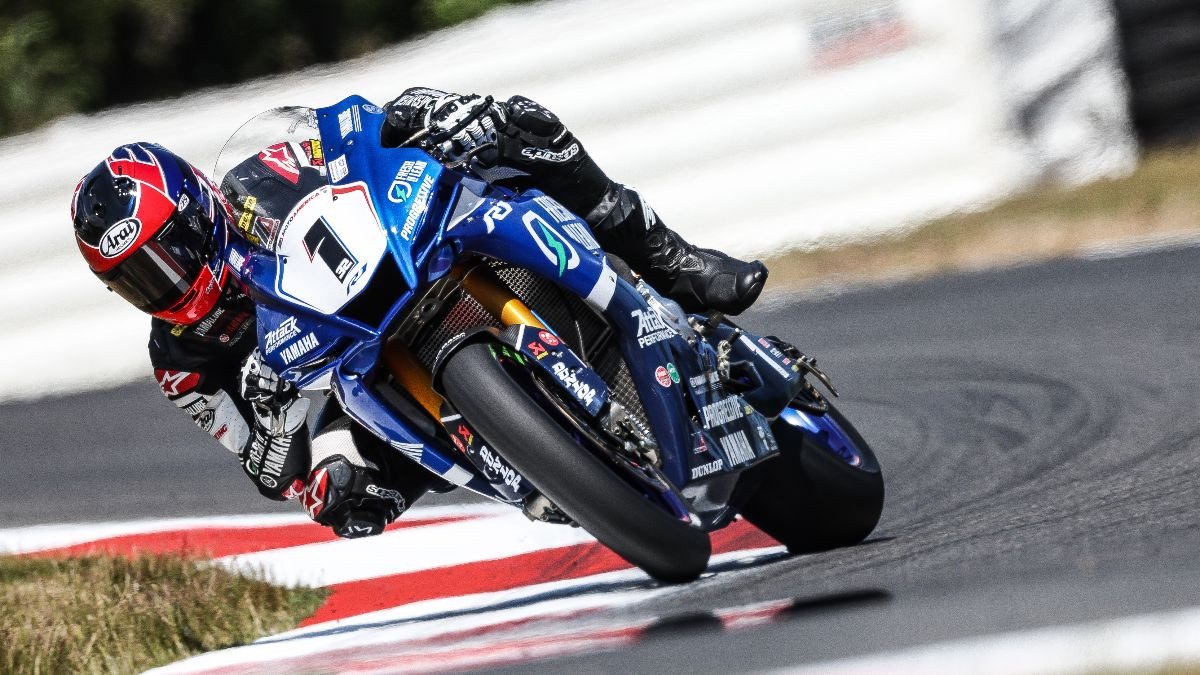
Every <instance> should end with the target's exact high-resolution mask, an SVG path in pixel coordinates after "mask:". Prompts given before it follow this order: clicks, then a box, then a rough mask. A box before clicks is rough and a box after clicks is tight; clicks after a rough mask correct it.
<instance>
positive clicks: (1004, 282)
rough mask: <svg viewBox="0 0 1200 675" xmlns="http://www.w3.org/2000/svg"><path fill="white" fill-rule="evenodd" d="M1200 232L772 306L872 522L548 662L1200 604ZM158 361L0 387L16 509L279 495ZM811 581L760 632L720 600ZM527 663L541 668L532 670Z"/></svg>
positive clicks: (839, 648)
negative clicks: (816, 550)
mask: <svg viewBox="0 0 1200 675" xmlns="http://www.w3.org/2000/svg"><path fill="white" fill-rule="evenodd" d="M1198 299H1200V249H1183V250H1174V251H1165V252H1157V253H1151V254H1143V255H1137V256H1131V257H1124V258H1116V259H1108V260H1064V261H1057V262H1053V263H1049V264H1043V265H1036V266H1026V267H1020V268H1015V269H1008V270H1002V271H992V272H984V273H975V274H967V275H955V276H943V277H937V278H932V279H928V280H923V281H919V282H910V283H902V284H898V285H895V286H891V287H887V288H875V289H869V290H861V291H855V292H850V293H845V294H842V295H838V296H831V297H828V298H825V299H809V300H802V301H798V302H794V303H789V304H784V305H779V306H776V307H774V308H768V309H765V310H760V311H758V312H757V313H755V314H753V315H752V316H750V317H748V318H747V319H746V321H745V323H746V324H748V327H750V328H757V329H760V330H764V331H765V332H776V333H778V334H780V335H782V336H784V337H787V338H789V339H791V340H792V341H794V342H795V343H796V344H798V345H799V346H801V348H802V349H804V350H805V351H808V352H809V353H811V354H814V355H816V356H817V357H818V360H819V361H820V364H821V365H822V366H823V367H824V368H825V369H826V371H827V372H828V373H830V374H831V376H832V377H833V378H834V381H835V383H836V384H837V385H838V386H839V389H840V390H841V391H842V393H843V397H842V399H841V403H840V405H841V407H842V409H843V411H844V412H845V413H846V414H847V416H848V417H849V418H850V419H851V420H852V421H854V422H855V423H856V424H857V425H858V427H859V428H860V430H861V431H862V433H863V435H864V436H865V437H866V438H867V439H868V441H870V442H871V444H872V445H873V447H874V448H875V450H876V452H877V454H878V455H879V457H880V460H881V463H882V464H883V467H884V472H885V477H886V480H887V486H888V499H887V505H886V507H885V511H884V515H883V520H882V522H881V523H880V525H879V528H878V529H877V531H876V533H875V534H874V535H873V537H872V539H871V540H870V541H869V542H868V543H867V544H864V545H861V546H858V547H854V548H850V549H844V550H839V551H834V552H830V553H825V554H819V555H811V556H801V557H793V558H787V559H781V560H777V561H773V562H769V563H766V564H760V565H757V566H749V567H744V568H739V569H733V570H730V571H725V572H722V573H720V574H717V575H715V576H712V577H709V578H706V579H702V580H701V581H700V582H697V583H695V584H691V585H689V586H685V587H681V588H679V589H676V590H674V591H672V592H671V593H670V594H669V595H667V596H665V597H660V598H659V599H657V600H654V601H652V602H649V603H645V604H642V605H637V606H634V607H628V608H624V609H623V610H621V612H622V614H628V615H631V616H642V617H649V616H656V617H662V618H663V619H662V624H663V626H664V628H663V629H662V630H659V631H655V633H654V634H655V636H656V637H655V638H653V639H648V640H646V641H644V642H643V643H642V644H640V645H638V646H636V647H635V648H633V649H630V650H625V651H621V652H613V653H609V654H600V655H590V656H586V657H578V658H575V659H570V660H567V661H559V662H549V663H544V664H541V666H540V667H541V669H544V670H545V671H547V672H568V671H579V670H583V671H599V672H606V671H613V672H627V671H643V670H650V669H651V668H658V669H661V668H664V667H665V668H669V669H672V670H683V669H685V668H687V669H689V670H695V671H703V672H718V671H728V670H747V669H758V668H763V667H768V666H775V665H782V664H787V663H797V662H804V661H811V660H816V659H822V658H830V657H837V656H849V655H856V654H863V653H868V652H871V651H874V650H877V649H884V648H892V647H899V646H905V645H912V644H918V643H922V642H925V641H928V640H932V639H940V638H949V637H960V636H969V635H977V634H982V633H987V632H993V631H997V630H1011V629H1015V628H1022V627H1029V626H1040V625H1048V624H1052V623H1056V622H1061V621H1079V620H1087V619H1096V618H1105V617H1112V616H1120V615H1124V614H1129V613H1136V612H1143V611H1151V610H1156V609H1164V608H1174V607H1185V606H1193V605H1197V604H1200V597H1198V596H1200V559H1198V557H1200V487H1198V486H1197V478H1198V477H1200V342H1198V341H1197V333H1198V332H1200V303H1198ZM158 397H159V394H158V393H157V391H156V390H155V388H154V385H153V383H152V382H151V381H150V380H147V382H146V384H144V385H141V386H129V387H124V388H122V389H119V390H117V391H115V392H108V393H106V394H104V395H99V396H97V395H89V396H81V397H72V398H67V399H61V400H54V401H44V402H39V403H32V404H25V405H20V406H5V407H3V408H0V411H2V412H0V415H2V416H3V420H4V424H3V425H0V447H2V448H3V454H4V466H3V469H2V471H3V473H2V474H0V491H2V492H0V494H3V498H2V501H0V523H4V524H13V523H33V522H54V521H60V520H78V519H81V518H83V519H95V518H115V517H128V516H136V515H160V514H164V513H171V514H190V513H197V512H205V513H212V512H235V511H239V510H241V509H244V508H253V509H261V508H263V507H264V506H270V505H269V504H266V503H265V502H262V501H261V500H260V499H259V498H257V497H256V496H254V495H253V494H251V493H252V490H251V489H250V486H249V484H248V483H247V482H245V481H246V479H245V478H244V477H242V476H241V475H240V472H238V470H237V468H236V466H235V465H234V462H233V458H232V457H231V456H229V455H228V453H226V452H225V451H223V450H221V449H219V448H217V447H215V446H214V444H212V443H211V441H207V439H206V438H204V437H203V436H202V435H201V434H200V432H198V431H195V430H194V429H191V428H189V425H188V423H187V422H186V420H183V419H181V418H182V416H181V415H178V414H177V413H175V412H174V411H172V410H169V409H167V408H165V407H164V406H165V403H164V402H163V401H161V400H160V399H159V398H158ZM777 599H795V600H796V603H795V609H794V610H793V611H791V612H790V617H791V618H790V619H788V620H786V621H783V622H779V623H776V624H772V625H769V626H766V627H759V628H756V629H753V630H750V631H745V632H741V633H721V632H714V631H712V630H710V629H709V627H710V626H711V623H712V622H711V621H706V620H705V619H704V615H705V613H706V612H710V611H712V610H716V609H720V608H726V607H733V606H738V605H742V604H745V603H752V602H758V601H765V600H777ZM528 668H529V666H528V665H526V666H524V667H523V668H522V670H528Z"/></svg>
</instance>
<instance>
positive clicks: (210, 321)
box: [196, 307, 225, 337]
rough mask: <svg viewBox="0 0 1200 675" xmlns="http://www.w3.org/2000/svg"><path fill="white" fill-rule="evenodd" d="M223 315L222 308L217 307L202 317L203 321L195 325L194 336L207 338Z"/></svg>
mask: <svg viewBox="0 0 1200 675" xmlns="http://www.w3.org/2000/svg"><path fill="white" fill-rule="evenodd" d="M224 315H225V310H224V308H221V307H217V308H216V309H214V310H213V311H212V313H211V314H209V315H208V316H206V317H204V320H203V321H201V322H200V323H198V324H196V335H200V336H202V337H203V336H207V335H208V332H209V331H210V330H212V327H213V326H214V325H216V323H217V320H218V319H220V318H221V317H222V316H224Z"/></svg>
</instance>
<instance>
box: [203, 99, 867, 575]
mask: <svg viewBox="0 0 1200 675" xmlns="http://www.w3.org/2000/svg"><path fill="white" fill-rule="evenodd" d="M383 120H384V114H383V111H382V110H381V109H380V108H378V107H376V106H374V105H372V104H370V103H369V102H367V101H366V100H364V99H362V98H360V97H357V96H354V97H350V98H347V99H346V100H344V101H341V102H340V103H337V104H336V105H332V106H330V107H327V108H319V109H311V108H295V107H293V108H279V109H275V110H271V111H268V112H265V113H263V114H261V115H259V116H258V117H256V118H254V119H253V120H251V121H250V122H247V123H246V124H245V125H243V127H242V128H241V129H240V130H239V131H238V132H237V133H236V134H235V135H234V136H233V137H231V138H230V140H229V141H228V142H227V143H226V146H225V148H224V149H223V150H222V153H221V156H220V158H219V159H218V160H217V167H216V172H215V174H216V178H217V180H218V181H221V182H222V185H223V189H225V190H226V193H227V196H229V197H230V198H231V200H232V201H234V202H235V206H236V207H238V209H237V210H238V211H239V213H240V219H239V221H238V226H239V228H240V229H241V230H243V231H244V233H245V236H244V237H240V238H239V237H231V238H230V239H231V243H230V245H229V247H228V249H227V250H226V252H225V257H226V261H227V262H228V264H229V265H230V266H231V268H232V269H233V270H234V271H235V273H237V274H238V275H239V276H240V277H241V278H242V280H243V281H244V282H245V283H246V285H247V286H248V287H249V288H250V291H251V294H252V296H253V297H254V299H255V300H256V302H257V304H258V338H259V348H260V350H261V351H262V353H263V355H264V358H265V360H266V361H267V363H268V364H269V365H270V366H271V367H272V368H274V369H275V370H276V371H277V372H280V373H283V375H284V377H285V378H287V379H288V380H290V381H292V382H294V383H295V384H296V386H298V387H299V388H301V389H303V390H319V391H327V392H331V394H332V395H333V396H334V397H336V400H337V402H338V404H339V405H340V406H341V407H342V408H343V409H344V410H345V411H346V412H347V413H348V414H349V415H350V416H351V417H352V418H353V419H355V420H356V421H358V422H359V423H360V424H362V425H363V426H364V427H366V428H367V429H368V430H370V431H371V432H372V433H374V434H375V435H377V436H378V437H379V438H381V439H383V440H384V441H386V442H387V443H388V444H389V445H390V446H391V447H393V448H395V450H396V451H397V452H401V453H404V454H405V455H407V456H408V457H409V458H411V459H412V460H413V461H415V462H417V463H419V464H421V465H422V466H423V467H425V468H426V469H428V470H429V471H432V472H433V473H435V474H437V475H438V476H441V477H442V478H443V479H445V480H446V481H449V482H450V483H453V484H456V485H459V486H462V487H465V488H467V489H470V490H473V491H474V492H477V493H479V494H481V495H483V496H485V497H488V498H491V499H494V500H496V501H499V502H502V503H505V504H510V505H513V506H515V507H517V508H520V509H523V510H524V512H525V513H526V514H527V515H528V516H529V517H530V518H533V519H536V520H541V521H546V522H551V523H562V524H577V525H579V526H581V527H583V528H584V529H586V530H587V531H588V532H589V533H591V534H592V535H594V536H595V537H596V538H597V539H598V540H599V541H600V542H602V543H603V544H605V545H606V546H608V547H609V548H611V549H612V550H613V551H615V552H616V553H617V554H619V555H620V556H621V557H623V558H624V559H626V560H627V561H629V562H630V563H632V564H634V565H636V566H638V567H640V568H641V569H643V570H645V571H646V572H647V573H648V574H650V575H651V576H653V577H655V578H657V579H660V580H663V581H670V582H682V581H689V580H692V579H695V578H696V577H697V576H699V575H700V573H701V572H703V570H704V569H705V567H706V565H707V563H708V558H709V555H710V553H711V545H710V541H709V537H708V533H709V532H711V531H713V530H716V529H718V528H721V527H724V526H725V525H727V524H728V523H730V522H731V521H732V520H733V519H734V517H735V516H736V515H737V514H739V513H740V514H742V515H743V516H744V517H745V518H746V519H748V520H749V521H750V522H752V523H754V524H755V525H756V526H758V527H760V528H761V529H763V530H764V531H766V532H767V533H768V534H770V535H771V536H773V537H775V538H776V539H778V540H780V541H781V542H782V543H784V544H785V545H786V546H787V547H788V549H789V550H791V551H793V552H810V551H819V550H824V549H828V548H832V547H836V546H843V545H849V544H854V543H857V542H859V541H861V540H862V539H863V538H865V537H866V536H867V535H868V534H869V533H870V532H871V531H872V530H873V529H874V527H875V525H876V523H877V522H878V520H879V516H880V513H881V510H882V507H883V479H882V475H881V473H880V469H879V464H878V462H877V461H876V458H875V456H874V454H873V453H872V451H871V449H870V448H869V447H868V446H867V444H866V442H865V441H864V440H863V439H862V437H861V436H860V435H859V434H858V432H857V431H855V429H854V427H853V426H852V425H851V424H850V422H849V421H847V420H846V419H845V418H844V417H843V416H842V415H841V414H840V413H839V412H838V410H837V409H836V408H835V407H834V406H833V405H832V404H831V403H830V402H829V400H828V399H827V398H826V397H825V396H824V395H823V394H821V393H820V391H819V390H818V389H817V388H816V386H814V384H813V382H812V381H810V379H809V378H812V379H813V380H815V381H816V382H817V383H819V384H822V385H823V386H824V387H825V388H827V389H828V390H829V391H831V392H832V391H833V389H832V387H831V386H830V384H829V380H828V378H826V376H825V375H824V374H823V373H822V372H821V371H820V370H819V369H818V368H817V366H816V363H815V361H813V360H812V359H810V358H809V357H807V356H805V355H804V354H802V353H800V352H799V351H798V350H796V349H795V348H794V347H792V346H791V345H789V344H787V343H785V342H783V341H782V340H779V339H778V338H775V337H769V336H759V335H754V334H751V333H749V332H747V331H746V330H743V329H742V328H740V327H738V326H737V325H735V324H734V323H732V322H730V321H728V320H726V319H724V317H722V316H720V315H717V314H711V315H688V314H686V313H684V312H683V311H682V310H681V308H680V307H679V306H678V305H677V304H676V303H674V302H673V301H671V300H669V299H667V298H665V297H663V296H661V295H660V294H659V293H657V292H656V291H655V290H654V289H653V288H651V287H650V286H649V285H648V284H646V283H644V282H643V281H641V280H639V279H638V278H637V277H636V276H635V275H634V274H632V273H631V271H630V270H629V268H628V266H626V265H625V264H624V263H623V262H622V261H621V260H620V259H618V258H616V257H614V256H612V255H607V254H605V253H604V252H603V251H602V250H601V249H600V247H599V246H598V245H597V243H596V241H595V240H594V239H593V237H592V235H591V232H590V230H589V228H588V225H587V224H586V223H585V222H584V221H583V220H582V219H581V218H580V217H579V216H577V215H576V214H574V213H571V212H570V211H568V210H567V209H565V208H564V207H563V206H562V205H561V204H559V203H558V202H556V201H554V200H553V199H551V198H550V197H548V196H546V195H544V194H542V193H540V192H538V191H536V190H529V191H525V192H521V193H515V192H512V191H509V190H505V189H502V188H499V187H496V186H494V185H491V184H489V183H488V182H486V181H484V180H483V179H481V177H480V176H479V175H478V173H477V172H476V171H474V170H472V168H471V164H470V163H469V162H463V161H457V162H443V161H439V160H438V159H437V158H436V157H435V156H434V155H433V154H431V153H430V152H427V151H426V150H424V149H421V148H420V147H400V148H384V147H381V146H380V143H379V141H378V139H379V136H380V128H381V125H382V123H383ZM255 155H257V156H258V157H259V158H260V159H262V160H263V163H264V165H266V166H270V167H271V169H273V170H274V171H275V172H276V173H277V174H278V175H279V176H282V177H283V178H284V179H286V180H293V178H294V182H295V183H297V184H299V182H300V180H299V178H300V175H301V169H302V168H312V167H322V170H321V172H320V173H319V175H320V176H321V178H320V184H318V185H315V186H314V189H312V190H310V191H307V192H306V193H303V194H300V193H298V194H300V196H298V197H297V199H293V200H280V199H278V198H276V197H274V196H272V195H271V194H266V193H264V192H263V191H262V190H261V189H259V187H260V186H261V185H264V184H265V183H263V181H256V180H228V179H227V176H226V174H228V173H229V172H230V170H231V169H232V168H234V167H236V166H237V165H239V164H241V163H242V162H243V161H244V160H245V159H246V158H247V157H250V156H255Z"/></svg>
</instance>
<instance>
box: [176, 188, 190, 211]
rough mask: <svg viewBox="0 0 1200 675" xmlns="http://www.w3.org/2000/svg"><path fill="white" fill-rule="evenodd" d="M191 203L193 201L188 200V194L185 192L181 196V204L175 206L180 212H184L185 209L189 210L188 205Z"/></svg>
mask: <svg viewBox="0 0 1200 675" xmlns="http://www.w3.org/2000/svg"><path fill="white" fill-rule="evenodd" d="M190 203H191V200H190V199H188V196H187V193H186V192H185V193H183V194H181V195H179V203H178V204H176V205H175V209H176V210H178V211H183V210H184V209H186V208H187V205H188V204H190Z"/></svg>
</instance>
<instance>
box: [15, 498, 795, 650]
mask: <svg viewBox="0 0 1200 675" xmlns="http://www.w3.org/2000/svg"><path fill="white" fill-rule="evenodd" d="M782 551H783V549H782V547H780V546H778V544H777V542H775V541H774V540H773V539H771V538H770V537H768V536H766V535H765V534H763V533H762V532H760V531H758V530H757V529H755V528H754V527H752V526H750V525H749V524H747V523H745V522H743V521H738V522H736V523H734V524H733V525H731V526H730V527H727V528H725V529H723V530H720V531H718V532H716V533H714V535H713V552H714V555H713V562H712V565H714V566H721V565H723V564H727V563H730V562H732V561H736V560H740V559H744V558H745V559H757V558H761V557H764V556H770V557H774V556H777V555H779V554H780V553H782ZM90 552H104V553H110V554H117V555H128V554H133V553H137V552H145V553H166V552H171V553H182V554H187V555H193V556H203V557H206V558H211V559H212V560H213V561H214V562H216V563H217V564H219V565H223V566H225V567H227V568H229V569H232V570H237V571H245V572H249V573H253V574H257V575H261V576H263V577H264V578H266V579H268V580H270V581H273V582H275V583H282V584H304V585H311V586H324V587H329V588H330V589H331V591H332V592H331V594H330V596H329V598H328V599H327V600H326V602H325V604H324V605H323V606H322V607H321V608H320V609H318V610H317V612H316V613H315V614H314V615H313V616H312V617H310V618H308V619H307V620H305V621H304V622H303V623H302V624H301V627H300V628H298V629H296V630H294V631H289V632H287V633H283V634H280V635H275V636H271V637H268V638H264V639H261V640H259V641H257V642H255V643H253V644H251V645H247V646H245V647H239V648H234V649H226V650H222V651H217V652H212V653H208V654H203V655H200V656H197V657H194V658H191V659H187V660H184V661H180V662H178V663H175V664H172V665H170V666H167V667H165V668H162V669H160V671H161V672H164V673H196V672H237V673H245V672H278V671H279V670H280V669H284V668H286V669H302V670H320V671H341V672H350V671H353V672H371V671H376V670H379V671H387V672H430V671H438V670H453V669H464V668H475V667H484V666H487V665H495V664H499V663H510V662H519V661H524V660H527V659H532V658H539V657H544V656H551V655H562V654H571V653H579V652H583V651H593V650H598V649H610V648H615V647H618V646H620V645H622V644H627V643H629V642H632V641H635V640H637V639H639V638H640V636H641V634H642V633H643V632H644V631H645V629H646V628H648V627H649V626H651V625H652V624H653V623H654V620H655V617H642V618H627V619H623V620H614V618H613V617H612V616H611V615H610V616H607V617H606V616H603V615H601V612H600V610H604V609H609V608H617V607H628V606H630V605H632V604H633V603H635V602H637V601H640V600H644V599H648V598H651V597H654V596H656V595H661V594H666V593H677V592H680V587H670V586H659V585H658V584H655V583H654V582H652V581H651V580H650V579H648V578H647V577H646V576H645V574H643V573H642V572H641V571H639V570H636V569H633V568H631V567H630V565H629V564H628V563H626V562H625V561H623V560H621V559H620V558H619V557H617V556H616V555H615V554H614V553H612V552H611V551H609V550H608V549H606V548H604V547H603V546H601V545H600V544H598V543H596V541H595V540H594V539H593V538H592V537H590V536H589V535H587V534H586V533H585V532H583V531H582V530H580V529H578V528H571V527H565V526H561V525H557V526H556V525H546V524H543V523H531V522H529V521H528V520H527V519H526V518H525V517H524V516H523V515H521V514H520V513H519V512H518V511H516V510H515V509H511V508H508V507H503V506H499V505H495V506H493V505H480V506H453V507H433V508H417V509H413V510H412V511H410V512H409V513H407V514H405V517H404V518H402V519H400V521H398V522H397V523H395V524H394V525H392V526H391V527H389V528H388V530H387V531H386V532H384V533H383V534H381V535H379V536H376V537H370V538H366V539H358V540H338V539H336V538H334V537H333V536H332V535H331V534H330V533H329V531H328V530H327V529H325V528H322V527H319V526H317V525H314V524H313V523H312V522H311V521H309V520H307V518H305V517H304V516H303V515H302V514H297V515H294V516H293V515H270V516H226V517H216V518H182V519H166V520H147V521H136V522H128V523H100V524H86V525H49V526H34V527H26V528H17V529H11V530H0V553H10V554H11V553H19V554H30V555H65V554H71V553H90ZM776 605H778V606H776ZM782 607H783V604H780V603H768V604H766V605H756V606H752V607H746V608H737V609H733V610H727V611H724V612H717V613H716V616H718V617H719V618H721V619H722V620H723V621H725V622H726V623H727V624H728V625H730V626H731V627H736V626H738V625H742V624H745V623H746V622H750V623H753V622H756V621H758V620H760V617H765V616H769V615H771V614H772V613H773V612H776V611H778V610H779V609H780V608H782ZM762 620H765V619H762Z"/></svg>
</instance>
